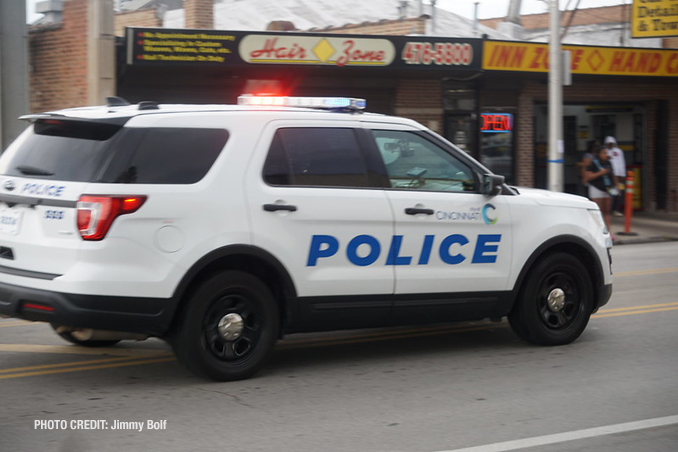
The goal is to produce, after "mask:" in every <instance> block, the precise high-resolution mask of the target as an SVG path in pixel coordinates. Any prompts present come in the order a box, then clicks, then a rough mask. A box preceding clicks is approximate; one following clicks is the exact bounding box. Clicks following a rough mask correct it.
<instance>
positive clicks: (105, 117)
mask: <svg viewBox="0 0 678 452" xmlns="http://www.w3.org/2000/svg"><path fill="white" fill-rule="evenodd" d="M363 108H364V101H362V100H359V99H350V98H293V97H280V98H276V97H270V98H269V97H257V96H242V97H241V98H240V99H239V103H238V105H226V106H223V105H222V106H210V105H192V106H191V105H158V104H156V103H153V102H142V103H140V104H137V105H130V104H126V103H125V102H122V101H120V100H119V99H115V98H112V99H111V100H110V101H109V105H107V106H102V107H87V108H76V109H67V110H61V111H55V112H50V113H44V114H36V115H29V116H25V117H24V118H23V119H25V120H27V121H29V122H30V127H29V128H28V129H27V130H26V131H25V132H24V133H23V134H22V135H21V136H20V137H19V138H17V139H16V141H15V142H14V143H13V144H11V145H10V147H9V148H8V149H7V150H6V151H5V152H4V154H3V155H2V157H1V158H0V314H2V315H5V316H10V317H16V318H21V319H27V320H33V321H44V322H49V323H50V324H51V325H52V326H53V328H54V329H55V330H56V332H57V333H58V334H59V335H61V336H62V337H63V338H64V339H66V340H68V341H70V342H73V343H75V344H79V345H82V346H107V345H112V344H114V343H116V342H118V341H119V340H122V339H131V338H134V339H139V338H144V337H148V336H154V337H160V338H164V339H166V340H167V341H168V342H169V343H170V344H171V345H172V347H173V350H174V351H175V354H176V356H177V358H178V360H179V361H180V362H181V363H182V364H183V365H184V366H186V367H187V368H188V369H190V370H191V371H193V372H195V373H197V374H199V375H203V376H206V377H209V378H212V379H215V380H237V379H243V378H247V377H250V376H251V375H253V374H254V373H255V372H256V371H258V370H259V369H260V368H261V367H262V365H263V364H264V363H265V361H266V359H267V358H268V357H269V356H270V355H271V353H272V351H273V348H274V345H275V343H276V341H277V340H278V339H279V338H282V337H283V335H284V334H286V333H296V332H311V331H321V330H334V329H348V328H366V327H381V326H390V325H404V324H423V323H432V322H448V321H465V320H474V319H483V318H491V319H500V318H502V317H508V320H509V322H510V325H511V326H512V328H513V330H514V331H515V333H516V334H517V335H518V336H519V337H521V338H523V339H525V340H526V341H529V342H531V343H535V344H544V345H561V344H567V343H570V342H572V341H573V340H575V339H576V338H577V337H579V335H580V334H581V333H582V331H583V330H584V328H585V327H586V324H587V322H588V320H589V317H590V315H591V314H592V313H593V312H595V311H596V310H597V309H598V308H599V307H600V306H602V305H604V304H605V303H607V301H608V299H609V298H610V295H611V292H612V276H611V268H610V266H611V264H610V255H609V249H610V247H611V240H610V234H609V233H608V231H607V230H606V229H605V225H604V222H603V219H602V217H601V214H600V211H599V210H598V208H597V207H596V205H595V204H594V203H592V202H590V201H588V200H586V199H584V198H581V197H576V196H572V195H566V194H562V193H552V192H548V191H543V190H535V189H528V188H520V189H516V188H512V187H509V186H507V185H505V184H504V180H503V177H502V176H498V175H494V174H492V173H491V172H490V171H489V170H487V169H486V168H485V167H483V166H482V165H481V164H479V163H478V162H477V161H475V160H473V159H472V158H471V157H469V156H468V155H467V154H466V153H465V152H463V151H460V150H459V149H458V148H456V147H455V146H454V145H452V144H451V143H449V142H447V141H446V140H445V139H443V138H441V137H440V136H438V135H437V134H435V133H433V132H432V131H430V130H428V129H426V128H425V127H423V126H421V125H420V124H418V123H416V122H414V121H411V120H408V119H403V118H397V117H390V116H383V115H377V114H369V113H364V112H362V109H363Z"/></svg>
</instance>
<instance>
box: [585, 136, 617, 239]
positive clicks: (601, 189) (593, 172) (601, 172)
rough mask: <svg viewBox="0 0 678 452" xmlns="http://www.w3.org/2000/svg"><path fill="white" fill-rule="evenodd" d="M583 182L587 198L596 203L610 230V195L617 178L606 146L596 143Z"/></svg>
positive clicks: (613, 193)
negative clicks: (587, 192) (586, 188)
mask: <svg viewBox="0 0 678 452" xmlns="http://www.w3.org/2000/svg"><path fill="white" fill-rule="evenodd" d="M584 183H586V184H588V187H589V199H591V200H592V201H593V202H595V203H596V204H598V207H599V208H600V211H601V212H602V214H603V218H605V224H606V225H607V230H608V231H612V229H611V225H610V213H611V211H612V197H613V196H614V195H615V194H616V193H617V191H618V190H617V180H616V177H615V176H614V173H613V171H612V164H611V163H610V157H609V155H608V154H607V149H606V148H604V147H602V146H600V145H598V146H597V147H596V149H594V151H593V159H592V161H591V164H590V165H589V166H588V168H586V173H585V174H584ZM613 239H614V237H613Z"/></svg>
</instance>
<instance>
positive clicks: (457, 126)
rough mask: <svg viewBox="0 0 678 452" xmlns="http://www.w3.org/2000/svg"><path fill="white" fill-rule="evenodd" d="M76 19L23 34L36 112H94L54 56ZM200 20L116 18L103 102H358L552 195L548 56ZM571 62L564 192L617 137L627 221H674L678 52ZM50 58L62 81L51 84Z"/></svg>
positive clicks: (403, 27) (585, 51) (384, 24)
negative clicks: (641, 216)
mask: <svg viewBox="0 0 678 452" xmlns="http://www.w3.org/2000/svg"><path fill="white" fill-rule="evenodd" d="M202 3H204V2H193V1H191V2H185V5H188V6H190V5H194V4H195V5H200V4H202ZM67 6H68V8H66V7H67ZM76 6H78V7H82V8H84V7H85V6H86V2H85V1H84V0H70V1H69V2H68V3H67V4H64V13H63V17H64V20H63V25H62V26H60V27H56V26H51V27H50V28H44V29H42V30H39V31H35V32H32V33H31V52H32V56H31V58H32V59H33V68H34V70H33V72H32V74H31V78H32V81H31V85H32V87H35V86H38V87H40V89H39V90H34V91H33V93H32V110H33V111H39V110H47V109H53V108H61V107H67V106H76V105H85V104H89V103H91V102H90V101H89V99H90V98H91V97H92V93H91V89H90V88H88V86H86V83H85V81H86V80H87V79H88V78H91V70H89V71H82V67H83V65H82V63H78V61H85V60H86V58H85V56H84V54H83V52H78V53H74V54H73V55H72V58H71V61H70V63H69V62H68V61H67V59H66V58H64V57H63V56H62V55H63V54H59V53H57V52H56V51H55V50H56V48H57V47H58V46H60V45H64V46H69V45H71V46H72V42H73V36H74V34H75V33H83V31H82V30H83V29H87V27H83V26H79V27H78V26H73V25H69V23H70V22H73V23H74V24H76V25H77V24H81V22H78V21H81V19H82V16H83V13H85V12H86V11H83V10H82V9H76V8H75V7H76ZM188 6H187V7H188ZM205 11H207V12H205ZM205 11H203V12H202V13H200V14H198V13H199V12H200V11H198V10H197V8H196V14H194V15H195V16H196V17H197V18H202V19H201V20H197V19H196V20H195V21H193V22H191V24H192V25H193V27H196V28H186V29H168V28H152V27H154V26H155V25H159V23H157V19H155V18H153V17H152V16H151V15H149V16H148V17H147V18H143V17H142V18H141V19H139V17H138V16H139V15H137V16H134V17H132V15H130V14H122V15H117V16H116V25H115V29H116V30H118V29H119V30H120V32H121V33H124V36H120V37H118V38H116V45H115V48H116V55H117V57H116V62H115V65H114V69H115V71H114V72H115V74H114V78H115V84H114V89H113V90H112V91H114V92H112V93H111V94H115V95H118V96H121V97H123V98H126V99H127V100H129V101H130V102H139V101H144V100H152V101H157V102H166V103H167V102H174V103H232V102H234V101H235V100H236V98H237V96H238V95H240V94H243V93H263V92H271V93H277V94H291V95H308V96H319V95H322V96H329V95H335V96H351V97H362V98H365V99H367V106H368V110H370V111H374V112H378V113H385V114H395V115H399V116H405V117H409V118H412V119H414V120H416V121H419V122H421V123H422V124H424V125H426V126H428V127H429V128H431V129H432V130H434V131H436V132H438V133H440V134H441V135H443V136H445V137H446V138H448V139H449V140H451V141H453V142H454V143H456V144H457V145H458V146H459V147H461V148H463V149H465V150H466V151H468V152H469V153H471V154H472V155H474V156H475V157H476V158H478V159H479V160H481V161H482V162H483V163H484V164H485V165H486V166H487V167H489V168H490V169H491V170H493V171H495V172H497V173H499V174H503V175H504V176H506V179H507V181H508V182H509V183H511V184H515V185H523V186H536V187H546V164H545V160H546V155H547V126H546V124H547V122H548V121H547V113H546V112H547V108H546V107H547V101H548V98H547V91H548V89H547V88H548V87H547V71H548V64H547V63H548V62H547V59H546V55H547V54H548V51H547V46H546V45H545V44H538V43H529V42H518V41H496V40H489V39H482V38H451V37H436V36H430V35H424V33H423V32H424V29H425V28H426V23H427V21H428V20H430V18H428V17H427V16H425V15H424V16H420V17H415V18H404V19H401V20H392V21H380V22H379V23H367V24H360V25H358V26H349V27H341V28H336V29H324V30H322V31H321V32H314V33H309V32H306V33H301V32H289V31H261V32H259V31H256V32H244V31H228V30H214V29H211V28H209V24H210V23H211V19H210V16H209V10H205ZM188 12H190V10H187V18H188V17H189V16H191V15H189V14H188ZM142 13H143V11H142ZM121 17H122V18H125V20H126V21H127V22H125V21H121V20H119V19H120V18H121ZM132 19H134V20H132ZM187 20H188V19H187ZM191 20H192V19H191ZM121 25H133V26H132V27H129V26H128V27H121ZM189 25H190V24H189ZM198 26H200V28H197V27H198ZM202 27H205V28H202ZM111 28H113V27H111ZM283 29H284V28H283ZM411 33H414V34H411ZM102 35H103V32H102ZM57 38H58V39H59V40H62V41H63V44H61V41H59V42H57ZM83 38H86V37H85V36H83ZM565 49H566V50H571V51H572V52H573V53H572V55H573V56H572V74H573V75H572V84H571V85H570V86H566V87H564V91H563V98H564V104H565V106H564V132H565V137H564V138H565V145H564V155H563V158H564V162H565V163H564V165H563V170H564V182H565V186H564V189H565V191H568V192H574V193H577V192H580V190H581V187H580V186H579V179H578V171H577V166H576V162H577V161H579V160H580V158H581V155H582V154H583V152H584V150H585V149H586V146H587V143H588V142H589V141H591V140H594V139H597V140H599V141H602V140H603V139H604V137H605V136H607V135H613V136H615V137H616V139H617V141H618V142H619V144H620V146H621V148H622V149H624V151H625V155H626V161H627V164H628V166H629V168H630V169H632V170H633V171H634V173H635V175H636V176H635V177H636V185H637V186H639V187H640V190H638V195H637V199H636V201H635V202H634V205H635V207H636V208H637V209H642V210H655V209H658V210H667V211H678V125H677V124H675V123H676V120H675V118H677V117H678V92H677V90H678V85H676V83H675V81H676V76H678V51H676V50H667V49H636V48H620V47H614V48H613V47H590V46H565ZM57 55H58V57H57ZM50 58H54V59H55V60H56V62H55V64H56V63H58V64H59V65H60V66H59V67H63V68H64V70H63V71H58V72H54V71H51V70H50V68H51V67H54V66H53V65H52V63H50V61H51V60H50ZM78 58H79V59H80V60H78ZM92 67H102V65H98V66H97V65H90V68H92ZM76 69H77V71H76ZM81 73H82V74H81ZM62 74H63V75H66V74H69V75H68V77H67V78H68V80H60V79H59V76H60V75H62ZM57 90H59V91H57ZM100 97H101V96H100ZM101 99H102V101H103V97H101ZM57 102H58V105H56V103H57Z"/></svg>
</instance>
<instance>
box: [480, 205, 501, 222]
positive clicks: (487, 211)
mask: <svg viewBox="0 0 678 452" xmlns="http://www.w3.org/2000/svg"><path fill="white" fill-rule="evenodd" d="M495 210H496V208H495V207H494V206H493V205H492V204H485V205H484V206H483V221H484V222H485V224H495V223H496V222H497V220H498V218H497V217H495V216H494V213H493V212H494V211H495Z"/></svg>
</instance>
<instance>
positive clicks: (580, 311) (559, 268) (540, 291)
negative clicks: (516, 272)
mask: <svg viewBox="0 0 678 452" xmlns="http://www.w3.org/2000/svg"><path fill="white" fill-rule="evenodd" d="M593 303H594V299H593V285H592V282H591V277H590V275H589V274H588V272H587V270H586V268H585V267H584V265H582V263H581V262H580V261H579V259H578V258H576V257H575V256H573V255H571V254H567V253H554V254H550V255H548V256H546V257H545V258H543V259H541V260H540V261H538V262H537V264H536V265H535V266H534V267H533V268H532V269H530V271H529V274H528V276H527V278H526V280H525V282H524V284H523V287H522V289H521V291H520V294H519V296H518V300H516V303H515V306H514V307H513V310H512V311H511V313H509V316H508V318H509V323H510V324H511V327H512V328H513V330H514V332H515V333H516V334H517V335H518V336H520V337H521V338H522V339H524V340H526V341H528V342H532V343H535V344H540V345H564V344H569V343H570V342H572V341H574V340H575V339H577V338H578V337H579V336H580V335H581V333H582V332H583V331H584V329H585V328H586V325H587V324H588V321H589V318H590V317H591V312H592V310H593Z"/></svg>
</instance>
